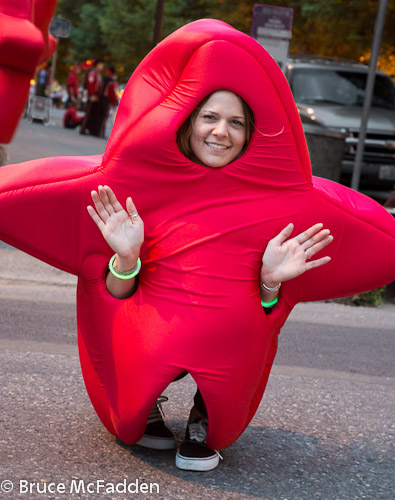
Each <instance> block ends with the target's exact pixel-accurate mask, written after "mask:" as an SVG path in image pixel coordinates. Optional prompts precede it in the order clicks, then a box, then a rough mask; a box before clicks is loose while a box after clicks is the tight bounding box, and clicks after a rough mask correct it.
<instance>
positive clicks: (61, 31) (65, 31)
mask: <svg viewBox="0 0 395 500" xmlns="http://www.w3.org/2000/svg"><path fill="white" fill-rule="evenodd" d="M49 32H50V34H51V35H52V36H54V37H55V38H68V37H69V35H70V21H69V20H68V19H61V18H59V17H54V18H53V19H52V21H51V24H50V25H49Z"/></svg>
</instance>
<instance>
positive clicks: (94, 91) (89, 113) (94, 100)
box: [80, 59, 104, 137]
mask: <svg viewBox="0 0 395 500" xmlns="http://www.w3.org/2000/svg"><path fill="white" fill-rule="evenodd" d="M103 68H104V63H103V60H102V59H96V60H95V66H94V68H93V69H92V70H91V71H90V72H89V73H88V80H87V86H88V96H89V100H88V106H87V108H86V114H85V117H84V119H83V121H82V124H81V128H80V134H83V135H84V134H85V133H86V131H89V134H91V135H94V136H96V137H98V136H99V134H100V128H101V119H100V117H101V102H100V99H101V95H102V92H103V78H102V75H101V72H102V71H103Z"/></svg>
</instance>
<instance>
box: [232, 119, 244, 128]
mask: <svg viewBox="0 0 395 500" xmlns="http://www.w3.org/2000/svg"><path fill="white" fill-rule="evenodd" d="M232 123H233V124H234V125H237V126H240V127H244V123H243V122H241V121H239V120H233V122H232Z"/></svg>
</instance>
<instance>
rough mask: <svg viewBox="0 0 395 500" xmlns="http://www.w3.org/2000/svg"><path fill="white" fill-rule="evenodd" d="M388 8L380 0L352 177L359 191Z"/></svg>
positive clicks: (353, 185) (385, 1)
mask: <svg viewBox="0 0 395 500" xmlns="http://www.w3.org/2000/svg"><path fill="white" fill-rule="evenodd" d="M386 9H387V0H379V8H378V11H377V16H376V22H375V26H374V33H373V43H372V53H371V56H370V61H369V72H368V79H367V82H366V89H365V99H364V103H363V111H362V119H361V128H360V131H359V135H358V147H357V153H356V155H355V163H354V169H353V173H352V179H351V188H352V189H355V190H356V191H358V188H359V181H360V178H361V170H362V158H363V152H364V149H365V138H366V129H367V125H368V118H369V111H370V105H371V102H372V95H373V89H374V81H375V78H376V68H377V60H378V58H379V53H380V46H381V38H382V36H383V28H384V22H385V11H386Z"/></svg>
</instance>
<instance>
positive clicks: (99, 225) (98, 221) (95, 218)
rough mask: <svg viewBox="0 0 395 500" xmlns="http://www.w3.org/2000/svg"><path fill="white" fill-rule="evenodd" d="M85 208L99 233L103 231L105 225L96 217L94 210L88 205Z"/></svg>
mask: <svg viewBox="0 0 395 500" xmlns="http://www.w3.org/2000/svg"><path fill="white" fill-rule="evenodd" d="M86 208H87V210H88V213H89V215H90V216H91V217H92V219H93V220H94V222H95V224H96V225H97V227H98V228H99V229H100V231H103V229H104V227H105V224H104V222H103V221H102V220H101V218H100V217H99V216H98V215H97V213H96V210H95V209H94V208H93V207H91V206H90V205H88V206H87V207H86Z"/></svg>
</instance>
